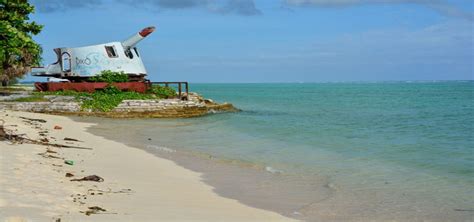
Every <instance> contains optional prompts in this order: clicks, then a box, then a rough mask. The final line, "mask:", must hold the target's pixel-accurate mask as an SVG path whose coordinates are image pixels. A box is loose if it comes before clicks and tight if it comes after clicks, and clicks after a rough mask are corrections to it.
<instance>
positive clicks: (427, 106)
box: [94, 81, 474, 221]
mask: <svg viewBox="0 0 474 222" xmlns="http://www.w3.org/2000/svg"><path fill="white" fill-rule="evenodd" d="M191 90H192V91H196V92H198V93H201V94H203V95H204V96H205V97H208V98H212V99H215V100H217V101H220V102H224V101H228V102H231V103H233V104H234V105H235V106H237V107H238V108H240V109H242V110H243V111H242V112H240V113H228V114H216V115H211V116H207V117H203V118H194V119H178V120H172V119H167V120H163V119H147V120H107V119H106V120H94V121H100V123H101V124H100V125H99V126H97V127H96V128H95V129H94V132H95V133H99V134H101V133H102V134H103V135H106V136H108V137H111V138H114V139H117V140H121V141H123V142H128V143H133V144H134V145H135V146H137V147H141V148H144V149H147V150H148V151H151V152H155V153H157V154H159V155H163V153H168V154H166V155H167V156H168V158H171V159H173V158H174V160H175V161H177V162H180V161H181V164H182V165H184V166H186V167H189V168H195V169H197V170H200V171H206V168H205V167H202V165H199V166H196V164H194V165H195V166H193V164H190V163H189V162H193V161H191V160H189V158H184V159H183V158H181V159H180V158H179V157H176V156H179V154H174V157H170V155H169V151H170V149H171V150H176V151H179V152H178V153H187V154H189V153H192V154H193V155H194V156H196V157H197V158H199V156H201V157H202V156H205V157H206V158H207V159H209V158H208V157H209V156H211V157H212V158H211V159H213V160H219V161H220V163H228V164H233V165H234V166H240V167H243V168H253V169H256V170H257V171H258V170H266V171H268V172H271V173H273V174H276V175H280V179H277V178H273V179H271V178H270V179H269V180H268V181H266V182H265V183H271V181H273V182H275V183H282V180H281V177H295V178H304V179H301V180H299V181H295V183H290V184H285V185H283V186H281V187H280V188H281V189H279V190H278V191H275V190H274V191H273V193H277V192H279V193H280V192H287V193H288V194H289V193H291V195H296V194H295V192H296V193H298V195H302V196H304V193H308V194H309V193H314V192H324V194H321V195H319V196H318V195H315V196H314V198H315V199H314V201H311V200H308V198H302V199H299V200H301V202H302V203H300V204H299V206H297V205H298V204H296V205H291V206H287V207H290V208H291V207H293V208H295V209H286V210H281V209H280V208H279V209H277V210H281V211H284V213H285V214H286V215H289V214H291V213H292V212H293V213H295V214H296V215H298V216H299V215H304V217H303V218H306V219H310V220H311V219H315V218H324V219H325V220H347V219H356V220H365V219H399V220H411V219H412V220H425V219H428V220H440V221H443V220H458V221H464V220H470V219H472V217H473V216H474V214H473V211H474V201H473V200H474V190H473V187H474V100H473V99H474V82H469V81H468V82H424V83H420V82H415V83H406V82H386V83H319V84H192V85H191ZM118 132H122V133H118ZM125 132H126V133H125ZM148 138H150V139H151V140H149V139H148ZM160 147H165V149H163V148H160ZM153 150H154V151H153ZM163 150H165V151H163ZM204 154H205V155H204ZM185 159H186V160H185ZM186 161H187V162H188V163H186ZM206 161H207V160H206ZM210 172H211V171H209V172H208V173H210ZM225 172H233V173H234V174H235V172H234V171H225ZM260 173H261V172H260ZM214 174H216V171H214ZM256 175H258V173H257V174H256ZM260 175H263V174H260ZM242 178H244V177H241V180H242ZM308 178H310V179H308ZM209 180H210V182H211V183H213V181H214V183H215V184H214V185H215V186H222V183H221V185H219V182H216V181H218V179H217V180H212V179H209ZM279 180H280V181H279ZM296 180H298V179H296ZM309 180H312V181H318V182H317V183H315V184H314V189H311V188H309V187H308V186H305V187H304V188H301V186H299V185H301V184H308V181H309ZM323 180H324V181H323ZM235 181H236V182H238V181H239V179H238V178H237V179H235ZM235 181H234V182H235ZM221 182H222V181H221ZM246 183H248V181H247V182H246ZM262 183H263V182H262ZM298 184H299V185H298ZM298 187H300V188H301V190H300V192H298V189H299V188H298ZM282 189H283V190H282ZM285 189H286V190H287V191H285ZM288 189H293V190H291V192H289V191H288ZM294 189H296V191H295V190H294ZM231 190H232V188H231V187H227V188H226V189H223V191H222V193H223V194H224V195H228V196H230V197H233V198H236V199H239V198H238V195H234V196H232V195H231V193H232V192H231ZM218 191H219V189H218ZM246 192H250V193H251V192H252V191H251V189H250V190H247V191H246ZM269 196H271V192H270V193H269ZM310 196H311V195H310ZM320 197H321V198H320ZM322 197H324V198H322ZM241 201H243V202H245V203H248V204H250V205H252V204H255V200H241ZM272 201H275V200H272V199H271V198H269V199H268V202H267V204H268V203H269V202H272ZM280 201H281V199H280ZM303 202H304V203H303ZM264 205H265V203H261V204H260V205H259V207H263V208H265V206H264ZM270 209H274V208H271V207H270Z"/></svg>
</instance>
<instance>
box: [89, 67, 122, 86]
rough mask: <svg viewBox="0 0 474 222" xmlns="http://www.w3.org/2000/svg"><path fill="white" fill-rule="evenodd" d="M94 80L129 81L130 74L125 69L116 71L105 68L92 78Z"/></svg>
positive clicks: (109, 81) (108, 81)
mask: <svg viewBox="0 0 474 222" xmlns="http://www.w3.org/2000/svg"><path fill="white" fill-rule="evenodd" d="M90 80H91V81H92V82H107V83H113V82H128V75H127V74H125V73H124V72H123V71H120V72H114V71H110V70H104V71H102V72H100V73H99V74H98V75H96V76H93V77H91V78H90Z"/></svg>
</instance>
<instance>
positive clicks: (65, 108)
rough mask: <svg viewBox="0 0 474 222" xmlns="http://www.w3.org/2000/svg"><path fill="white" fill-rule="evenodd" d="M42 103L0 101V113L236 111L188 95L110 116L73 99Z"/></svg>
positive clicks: (129, 105) (129, 106)
mask: <svg viewBox="0 0 474 222" xmlns="http://www.w3.org/2000/svg"><path fill="white" fill-rule="evenodd" d="M44 98H45V99H46V100H47V101H45V102H12V101H9V102H5V101H7V100H8V99H5V98H4V99H3V101H4V102H1V101H0V110H1V109H9V110H16V111H26V112H38V113H52V114H71V115H81V116H82V115H87V116H103V117H114V118H138V117H140V118H146V117H149V118H188V117H197V116H203V115H206V114H209V113H216V112H235V111H238V110H237V109H236V108H235V107H234V106H233V105H232V104H230V103H223V104H218V103H215V102H213V101H212V100H208V99H204V98H202V97H201V96H199V95H197V94H195V93H190V95H189V97H188V98H189V99H188V100H179V99H160V100H124V101H122V103H120V104H119V105H118V106H117V107H115V108H114V109H113V110H112V111H110V112H94V111H91V110H82V109H81V103H80V102H77V101H75V99H74V97H68V96H45V97H44Z"/></svg>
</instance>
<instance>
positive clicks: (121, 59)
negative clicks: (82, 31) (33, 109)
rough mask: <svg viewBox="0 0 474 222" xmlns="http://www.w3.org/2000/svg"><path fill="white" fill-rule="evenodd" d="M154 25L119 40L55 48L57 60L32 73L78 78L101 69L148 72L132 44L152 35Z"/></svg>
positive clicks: (91, 74)
mask: <svg viewBox="0 0 474 222" xmlns="http://www.w3.org/2000/svg"><path fill="white" fill-rule="evenodd" d="M154 30H155V27H147V28H144V29H143V30H141V31H140V32H138V33H136V34H134V35H133V36H131V37H130V38H128V39H126V40H124V41H122V42H109V43H105V44H99V45H91V46H84V47H77V48H67V47H65V48H56V49H54V52H55V53H56V56H57V61H56V62H55V63H53V64H51V65H48V66H46V67H35V68H33V69H32V72H31V73H32V75H33V76H47V77H57V78H64V79H71V80H72V79H78V78H87V77H91V76H95V75H97V74H99V73H100V72H101V71H104V70H111V71H117V72H121V71H123V72H124V73H126V74H128V75H129V76H131V77H134V76H141V77H143V76H145V75H146V74H147V72H146V69H145V66H144V65H143V62H142V59H141V57H140V54H139V52H138V49H137V48H136V47H135V46H136V45H137V44H138V42H140V41H141V40H143V39H144V38H145V37H146V36H148V35H149V34H151V33H152V32H153V31H154Z"/></svg>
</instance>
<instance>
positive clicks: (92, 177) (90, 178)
mask: <svg viewBox="0 0 474 222" xmlns="http://www.w3.org/2000/svg"><path fill="white" fill-rule="evenodd" d="M71 181H94V182H103V181H104V178H102V177H99V176H97V175H90V176H86V177H83V178H81V179H72V180H71Z"/></svg>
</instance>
